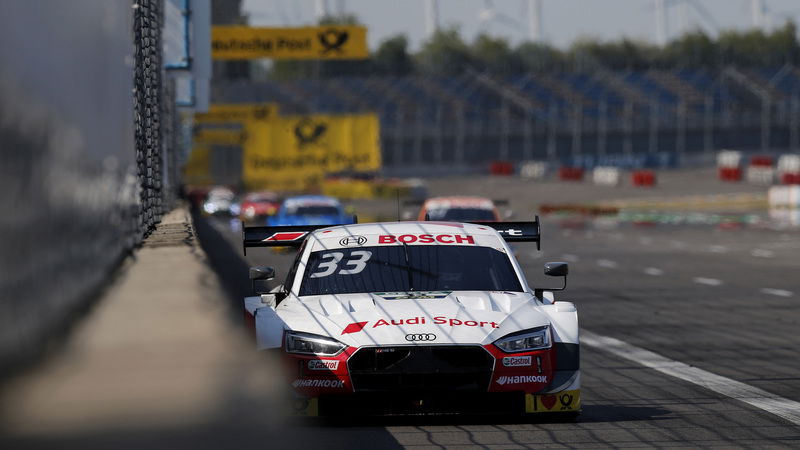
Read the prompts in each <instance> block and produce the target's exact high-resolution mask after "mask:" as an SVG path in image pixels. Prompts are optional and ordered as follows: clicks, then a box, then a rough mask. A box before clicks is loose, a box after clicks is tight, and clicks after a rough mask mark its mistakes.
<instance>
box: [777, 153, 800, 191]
mask: <svg viewBox="0 0 800 450" xmlns="http://www.w3.org/2000/svg"><path fill="white" fill-rule="evenodd" d="M776 169H777V171H778V179H779V180H780V182H781V183H783V184H800V155H792V154H789V155H781V157H780V158H778V164H777V167H776Z"/></svg>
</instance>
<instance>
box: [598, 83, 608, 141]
mask: <svg viewBox="0 0 800 450" xmlns="http://www.w3.org/2000/svg"><path fill="white" fill-rule="evenodd" d="M607 146H608V97H605V96H604V97H603V100H602V101H601V102H600V111H599V113H598V117H597V154H598V155H600V156H605V154H606V147H607Z"/></svg>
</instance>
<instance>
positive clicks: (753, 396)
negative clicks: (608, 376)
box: [581, 330, 800, 425]
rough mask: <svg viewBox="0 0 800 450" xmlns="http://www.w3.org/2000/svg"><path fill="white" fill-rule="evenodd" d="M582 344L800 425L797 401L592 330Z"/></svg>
mask: <svg viewBox="0 0 800 450" xmlns="http://www.w3.org/2000/svg"><path fill="white" fill-rule="evenodd" d="M581 344H583V345H588V346H589V347H595V348H597V349H599V350H602V351H606V352H609V353H612V354H614V355H616V356H619V357H621V358H624V359H627V360H630V361H633V362H635V363H638V364H641V365H643V366H645V367H648V368H651V369H653V370H656V371H658V372H661V373H663V374H665V375H669V376H672V377H675V378H678V379H680V380H683V381H688V382H689V383H692V384H696V385H698V386H701V387H704V388H706V389H709V390H711V391H714V392H716V393H718V394H722V395H724V396H726V397H730V398H733V399H736V400H740V401H742V402H745V403H747V404H748V405H750V406H755V407H756V408H758V409H761V410H763V411H767V412H769V413H771V414H775V415H776V416H778V417H781V418H783V419H786V420H788V421H789V422H792V423H793V424H795V425H800V403H798V402H796V401H793V400H789V399H786V398H783V397H779V396H777V395H775V394H771V393H769V392H767V391H764V390H762V389H758V388H755V387H753V386H749V385H747V384H744V383H742V382H739V381H736V380H732V379H730V378H725V377H723V376H720V375H717V374H713V373H711V372H707V371H705V370H703V369H699V368H697V367H692V366H690V365H688V364H685V363H682V362H680V361H674V360H671V359H669V358H666V357H664V356H661V355H659V354H658V353H654V352H651V351H649V350H645V349H643V348H639V347H636V346H635V345H631V344H628V343H627V342H624V341H620V340H619V339H614V338H612V337H608V336H601V335H599V334H594V333H592V332H590V331H586V330H581Z"/></svg>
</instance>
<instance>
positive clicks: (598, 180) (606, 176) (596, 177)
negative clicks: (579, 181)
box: [592, 166, 622, 186]
mask: <svg viewBox="0 0 800 450" xmlns="http://www.w3.org/2000/svg"><path fill="white" fill-rule="evenodd" d="M621 179H622V177H621V174H620V170H619V168H617V167H607V166H600V167H595V168H594V170H592V182H593V183H594V184H596V185H598V186H619V183H620V180H621Z"/></svg>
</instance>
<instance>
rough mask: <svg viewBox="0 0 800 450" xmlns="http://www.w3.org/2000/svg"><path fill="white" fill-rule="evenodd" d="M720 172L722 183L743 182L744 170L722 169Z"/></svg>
mask: <svg viewBox="0 0 800 450" xmlns="http://www.w3.org/2000/svg"><path fill="white" fill-rule="evenodd" d="M718 172H719V179H720V180H722V181H729V182H731V181H733V182H736V181H742V169H740V168H738V167H720V168H719V169H718Z"/></svg>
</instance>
